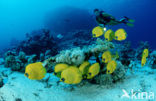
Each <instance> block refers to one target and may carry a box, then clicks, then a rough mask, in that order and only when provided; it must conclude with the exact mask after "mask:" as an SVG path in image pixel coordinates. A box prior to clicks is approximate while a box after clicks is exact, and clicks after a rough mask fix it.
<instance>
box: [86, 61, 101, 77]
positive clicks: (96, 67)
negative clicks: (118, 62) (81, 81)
mask: <svg viewBox="0 0 156 101" xmlns="http://www.w3.org/2000/svg"><path fill="white" fill-rule="evenodd" d="M99 72H100V64H99V63H94V64H93V65H91V66H90V67H89V69H88V74H87V79H92V78H93V77H95V76H96V75H98V74H99Z"/></svg>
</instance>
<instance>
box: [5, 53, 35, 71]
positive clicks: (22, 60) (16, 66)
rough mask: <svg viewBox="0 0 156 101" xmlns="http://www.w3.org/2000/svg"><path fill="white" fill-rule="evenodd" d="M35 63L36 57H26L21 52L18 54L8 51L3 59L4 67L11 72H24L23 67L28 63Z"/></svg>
mask: <svg viewBox="0 0 156 101" xmlns="http://www.w3.org/2000/svg"><path fill="white" fill-rule="evenodd" d="M36 61H37V56H36V55H30V56H26V54H25V53H24V52H22V51H20V52H19V54H16V53H15V52H12V51H8V52H6V53H5V57H4V66H5V67H10V68H11V69H12V70H13V71H22V72H24V70H25V66H26V65H27V64H30V63H34V62H36Z"/></svg>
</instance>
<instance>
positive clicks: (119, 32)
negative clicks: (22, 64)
mask: <svg viewBox="0 0 156 101" xmlns="http://www.w3.org/2000/svg"><path fill="white" fill-rule="evenodd" d="M126 38H127V33H126V31H125V30H124V29H122V28H120V29H118V30H117V31H116V32H115V40H118V41H123V40H125V39H126Z"/></svg>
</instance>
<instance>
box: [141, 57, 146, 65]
mask: <svg viewBox="0 0 156 101" xmlns="http://www.w3.org/2000/svg"><path fill="white" fill-rule="evenodd" d="M145 64H146V57H145V56H143V57H142V59H141V66H142V67H143V66H144V65H145Z"/></svg>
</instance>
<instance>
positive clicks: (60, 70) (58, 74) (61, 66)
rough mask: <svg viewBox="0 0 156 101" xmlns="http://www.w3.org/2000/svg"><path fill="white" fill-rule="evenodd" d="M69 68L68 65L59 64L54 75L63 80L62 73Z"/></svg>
mask: <svg viewBox="0 0 156 101" xmlns="http://www.w3.org/2000/svg"><path fill="white" fill-rule="evenodd" d="M68 67H69V66H68V65H67V64H57V65H55V67H54V75H56V76H57V77H59V78H61V72H62V71H63V70H65V69H67V68H68Z"/></svg>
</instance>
